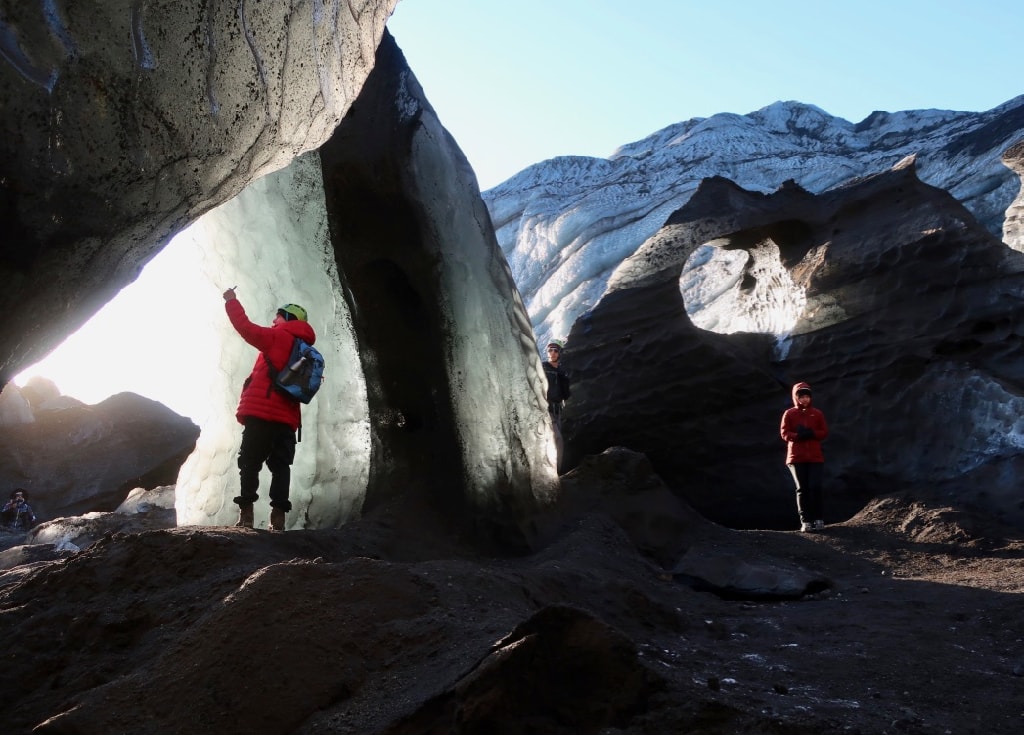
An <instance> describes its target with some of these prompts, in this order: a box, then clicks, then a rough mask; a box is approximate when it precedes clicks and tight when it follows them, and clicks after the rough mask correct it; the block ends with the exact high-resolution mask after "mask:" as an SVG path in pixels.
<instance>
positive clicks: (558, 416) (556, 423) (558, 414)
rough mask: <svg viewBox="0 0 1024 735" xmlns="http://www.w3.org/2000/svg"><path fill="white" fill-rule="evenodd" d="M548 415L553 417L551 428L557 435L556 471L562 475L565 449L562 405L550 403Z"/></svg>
mask: <svg viewBox="0 0 1024 735" xmlns="http://www.w3.org/2000/svg"><path fill="white" fill-rule="evenodd" d="M548 415H550V416H551V428H552V429H553V430H554V434H555V471H556V472H558V474H562V452H563V450H564V449H565V442H564V441H563V440H562V404H560V403H549V404H548Z"/></svg>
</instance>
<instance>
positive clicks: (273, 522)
mask: <svg viewBox="0 0 1024 735" xmlns="http://www.w3.org/2000/svg"><path fill="white" fill-rule="evenodd" d="M284 516H285V513H284V511H283V510H281V509H280V508H271V509H270V530H271V531H283V530H284Z"/></svg>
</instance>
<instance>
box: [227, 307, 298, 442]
mask: <svg viewBox="0 0 1024 735" xmlns="http://www.w3.org/2000/svg"><path fill="white" fill-rule="evenodd" d="M224 309H225V311H227V313H228V319H230V320H231V326H233V327H234V328H235V331H237V332H238V333H239V334H240V335H241V336H242V339H244V340H245V341H246V342H248V343H249V344H251V345H252V346H253V347H255V348H256V349H257V350H259V351H260V355H259V356H258V357H257V358H256V364H255V365H253V366H252V372H251V373H249V377H248V378H246V379H245V383H243V385H242V397H241V399H240V400H239V401H238V410H237V411H235V418H237V419H238V423H240V424H244V423H245V419H246V417H248V416H253V417H255V418H259V419H265V420H267V421H276V422H278V423H281V424H287V425H288V426H290V427H292V430H293V431H294V430H295V429H298V428H299V424H300V423H301V420H302V417H301V413H300V410H299V405H300V404H299V402H298V401H296V400H293V399H291V398H289V397H288V396H286V395H284V394H283V393H282V392H281V391H279V390H277V389H276V388H274V386H273V382H272V381H271V377H270V366H269V365H267V361H266V360H265V359H264V358H263V356H264V355H266V356H267V357H268V358H269V359H270V362H271V363H273V365H274V367H275V368H276V369H277V370H282V369H283V368H284V366H285V363H286V362H288V357H289V356H290V355H291V353H292V343H293V342H294V341H295V338H296V337H299V338H301V339H303V340H305V341H306V342H308V343H309V344H313V343H314V342H315V341H316V333H315V332H314V331H313V327H311V326H310V325H309V322H303V321H299V320H298V319H292V320H290V321H287V322H279V323H278V324H277V325H275V326H273V327H261V326H260V325H258V324H253V323H252V322H251V321H249V317H247V316H246V315H245V309H243V308H242V304H241V302H239V301H238V299H231V300H230V301H225V302H224Z"/></svg>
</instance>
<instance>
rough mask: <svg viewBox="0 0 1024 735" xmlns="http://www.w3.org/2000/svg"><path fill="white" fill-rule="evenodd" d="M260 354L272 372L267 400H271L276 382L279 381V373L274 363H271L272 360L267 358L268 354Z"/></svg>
mask: <svg viewBox="0 0 1024 735" xmlns="http://www.w3.org/2000/svg"><path fill="white" fill-rule="evenodd" d="M260 354H261V355H263V361H264V362H266V363H267V370H268V371H269V372H270V382H269V383H267V398H270V392H271V391H272V390H274V381H275V380H277V373H278V372H279V371H278V369H277V368H276V367H274V363H272V362H271V361H270V358H269V357H267V353H266V352H261V353H260Z"/></svg>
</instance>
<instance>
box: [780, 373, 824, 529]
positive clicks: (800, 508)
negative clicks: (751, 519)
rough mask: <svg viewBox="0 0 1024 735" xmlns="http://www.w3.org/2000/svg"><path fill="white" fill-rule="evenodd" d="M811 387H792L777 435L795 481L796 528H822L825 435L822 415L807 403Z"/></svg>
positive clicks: (805, 385) (802, 384)
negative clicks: (790, 396)
mask: <svg viewBox="0 0 1024 735" xmlns="http://www.w3.org/2000/svg"><path fill="white" fill-rule="evenodd" d="M811 402H812V398H811V386H809V385H808V384H807V383H797V384H796V385H794V386H793V408H789V409H786V412H785V413H783V414H782V424H781V425H780V427H779V434H780V435H781V436H782V440H783V441H784V442H786V466H787V467H789V471H790V473H791V474H792V475H793V482H794V483H796V510H797V513H798V514H799V516H800V530H801V531H803V532H807V531H820V530H822V529H823V528H825V520H824V518H825V514H824V508H823V506H824V501H823V499H822V490H821V480H822V475H823V474H824V467H825V455H824V454H822V451H821V443H822V442H823V441H824V440H825V438H826V437H827V436H828V424H827V423H825V414H823V413H822V412H821V411H819V410H818V409H817V408H814V406H812V405H811Z"/></svg>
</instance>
